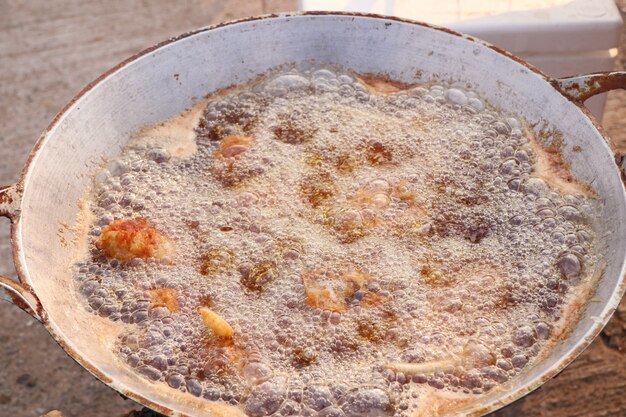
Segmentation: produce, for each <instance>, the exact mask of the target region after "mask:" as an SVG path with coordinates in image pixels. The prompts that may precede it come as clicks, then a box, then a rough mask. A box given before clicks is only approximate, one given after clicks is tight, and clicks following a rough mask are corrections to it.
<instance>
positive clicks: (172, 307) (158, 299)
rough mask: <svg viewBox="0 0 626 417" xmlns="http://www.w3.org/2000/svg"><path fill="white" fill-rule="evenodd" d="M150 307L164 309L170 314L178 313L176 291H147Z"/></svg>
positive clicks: (164, 289) (161, 289) (167, 289)
mask: <svg viewBox="0 0 626 417" xmlns="http://www.w3.org/2000/svg"><path fill="white" fill-rule="evenodd" d="M148 293H150V296H151V297H152V298H151V300H150V305H151V307H153V308H154V307H166V308H167V309H168V310H169V311H171V312H172V313H175V312H177V311H178V301H176V290H175V289H173V288H157V289H154V290H148Z"/></svg>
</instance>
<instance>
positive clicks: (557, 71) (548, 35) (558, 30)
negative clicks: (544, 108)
mask: <svg viewBox="0 0 626 417" xmlns="http://www.w3.org/2000/svg"><path fill="white" fill-rule="evenodd" d="M299 6H300V9H301V10H340V11H356V12H365V13H380V14H386V15H393V16H398V17H404V18H409V19H415V20H419V21H423V22H428V23H433V24H436V25H441V26H446V27H449V28H451V29H454V30H457V31H459V32H462V33H466V34H468V35H472V36H475V37H477V38H479V39H483V40H485V41H487V42H490V43H493V44H494V45H496V46H498V47H500V48H502V49H505V50H507V51H509V52H511V53H513V54H514V55H517V56H519V57H520V58H523V59H525V60H526V61H528V62H530V63H531V64H533V65H535V66H537V67H538V68H539V69H541V70H542V71H543V72H545V73H546V74H548V75H550V76H552V77H563V76H568V75H575V74H585V73H591V72H599V71H610V70H612V69H613V65H614V62H615V56H616V55H617V46H618V44H619V37H620V32H621V29H622V24H623V23H622V19H621V16H620V14H619V11H618V9H617V7H616V5H615V3H614V0H434V1H433V0H299ZM605 102H606V94H602V95H600V96H596V97H594V98H592V99H590V100H589V102H588V103H587V106H588V107H589V109H590V110H591V111H592V112H593V113H594V114H595V115H596V117H598V118H599V119H601V118H602V113H603V111H604V104H605Z"/></svg>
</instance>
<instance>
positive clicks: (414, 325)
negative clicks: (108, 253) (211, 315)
mask: <svg viewBox="0 0 626 417" xmlns="http://www.w3.org/2000/svg"><path fill="white" fill-rule="evenodd" d="M403 88H404V89H403ZM196 136H197V145H198V149H197V152H196V153H195V154H193V155H191V156H190V157H185V158H182V157H179V156H177V155H176V153H175V152H174V151H173V150H172V149H171V148H169V147H168V146H167V144H163V145H162V146H161V145H159V144H156V145H155V144H154V143H153V142H145V141H144V142H142V141H141V140H134V141H132V142H130V143H129V145H128V146H127V147H126V148H125V150H124V153H123V155H122V156H121V157H119V158H118V159H116V160H114V161H112V162H110V163H108V164H107V165H106V166H105V167H104V168H103V169H102V170H101V171H99V172H98V173H96V174H95V184H96V191H95V193H94V197H93V204H92V211H93V214H94V216H95V220H94V223H93V225H92V226H91V229H90V233H89V243H90V244H91V248H92V249H91V251H90V253H89V256H88V257H87V259H85V260H83V261H81V262H79V263H77V264H76V265H75V284H76V285H75V288H76V290H77V292H78V294H79V296H80V297H81V299H82V300H83V301H84V305H85V307H86V308H87V309H89V310H90V311H92V312H93V313H94V314H97V315H100V316H102V317H106V318H108V319H110V320H113V321H116V322H119V323H121V324H123V325H124V326H125V330H124V332H123V334H122V336H120V338H119V340H118V343H117V345H116V346H117V349H119V355H120V357H121V358H122V359H123V360H124V362H125V363H126V364H127V365H128V366H130V367H131V368H133V369H134V370H135V371H136V372H137V373H139V374H140V375H142V376H143V377H145V378H146V379H148V380H151V381H159V382H160V383H162V384H167V385H168V386H169V387H171V388H172V389H176V390H180V391H183V392H187V393H189V394H191V395H193V396H196V397H200V398H205V399H207V400H211V401H223V402H225V403H229V404H232V405H240V406H241V407H242V408H243V409H244V410H245V412H246V413H247V414H248V415H249V416H251V417H257V416H269V415H272V416H312V417H313V416H317V417H340V416H345V417H357V416H359V417H361V416H372V417H374V416H376V417H381V416H397V417H400V416H409V415H413V414H414V413H415V409H416V406H417V404H419V401H420V398H422V396H424V395H426V393H428V392H429V391H433V390H446V391H449V392H453V393H459V394H474V395H480V394H483V393H485V392H487V391H489V390H491V389H492V388H494V387H495V386H497V385H499V384H502V383H504V382H506V381H508V380H510V379H511V378H514V377H515V376H516V375H518V374H519V373H520V372H521V371H522V370H523V369H524V368H525V367H527V366H529V364H532V362H533V359H534V358H535V357H536V356H537V355H538V353H539V352H540V351H541V349H542V347H543V346H544V344H545V342H546V340H548V339H549V338H550V337H551V334H552V331H553V328H554V326H555V324H556V323H557V321H558V320H559V319H560V314H561V307H562V306H563V305H564V304H566V303H567V302H568V300H569V296H570V294H571V293H572V288H573V287H575V286H576V285H578V284H579V283H580V282H581V281H582V280H584V279H586V277H588V276H589V275H590V274H592V273H593V271H592V267H591V265H593V264H594V260H595V256H596V255H595V253H594V245H595V242H594V240H595V233H594V231H593V230H592V228H591V227H590V225H589V218H590V216H591V215H593V213H594V210H597V205H598V203H597V202H594V201H592V200H591V199H586V198H584V197H580V196H571V195H566V194H564V193H562V192H560V191H559V190H557V189H555V188H553V187H552V186H550V185H549V184H547V183H546V181H545V180H544V179H542V177H541V176H540V175H537V172H536V168H535V162H536V158H537V155H536V152H535V149H534V148H533V146H532V142H531V141H529V137H528V135H527V134H526V133H525V131H524V127H523V126H522V124H521V123H520V121H518V120H517V119H515V118H512V117H508V116H506V115H503V114H501V113H500V112H498V111H496V110H494V109H493V108H491V107H490V106H488V105H487V104H486V103H485V102H484V101H483V100H482V99H481V98H480V97H479V96H478V95H477V94H476V93H474V92H472V91H470V90H469V89H467V88H465V86H461V85H452V86H449V85H427V86H419V87H411V88H408V89H406V88H405V87H402V86H400V87H398V86H397V85H396V84H393V83H386V82H385V81H384V80H383V81H380V80H379V81H374V82H372V81H371V80H367V79H363V80H361V79H359V78H358V77H357V76H355V75H352V74H347V73H345V72H343V71H341V70H336V69H319V68H309V69H300V70H291V71H287V72H283V73H281V74H278V75H273V76H270V77H268V78H267V79H265V80H263V81H262V82H259V83H257V84H255V85H253V86H249V87H247V88H245V89H240V90H236V91H234V92H231V93H228V94H225V95H221V96H219V97H216V98H214V99H213V100H212V101H210V102H209V104H208V105H207V107H206V108H205V109H204V110H203V114H202V117H201V119H200V122H199V124H198V126H197V127H196ZM148 143H151V144H148ZM134 217H143V218H145V219H146V220H148V222H150V224H151V225H153V226H154V227H155V228H156V229H157V230H159V231H160V232H161V233H163V234H164V235H165V236H167V237H168V238H169V239H171V240H172V241H173V242H175V245H176V247H177V249H176V253H175V254H172V256H171V259H170V258H167V259H165V260H163V261H161V262H157V261H156V260H154V259H139V258H137V259H132V260H131V261H128V262H120V261H118V260H116V259H107V258H106V257H105V256H104V255H103V253H102V252H101V251H100V250H99V249H98V247H97V245H96V241H97V240H98V236H99V235H100V233H101V232H102V230H103V229H104V228H105V227H107V225H109V224H110V223H111V222H113V221H114V220H118V219H129V218H134ZM200 307H207V308H210V309H211V310H213V311H215V312H217V313H218V314H219V315H220V316H221V317H223V318H224V319H225V320H226V321H227V322H228V323H229V324H230V326H232V328H233V330H234V332H235V337H234V338H233V339H232V340H227V341H225V340H220V339H218V338H216V337H215V336H214V335H213V333H212V332H211V331H210V330H209V329H208V328H207V327H206V326H205V325H204V324H203V321H202V318H201V316H200V314H199V313H198V309H199V308H200Z"/></svg>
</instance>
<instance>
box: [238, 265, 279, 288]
mask: <svg viewBox="0 0 626 417" xmlns="http://www.w3.org/2000/svg"><path fill="white" fill-rule="evenodd" d="M276 278H278V269H277V268H276V263H275V262H273V261H268V260H264V261H261V262H258V263H256V264H255V265H254V266H252V268H251V269H250V271H248V272H246V273H243V274H242V276H241V285H243V286H244V287H246V288H247V289H249V290H251V291H256V292H261V291H263V290H264V289H265V288H266V287H267V286H268V285H269V284H270V283H271V282H272V281H274V280H275V279H276Z"/></svg>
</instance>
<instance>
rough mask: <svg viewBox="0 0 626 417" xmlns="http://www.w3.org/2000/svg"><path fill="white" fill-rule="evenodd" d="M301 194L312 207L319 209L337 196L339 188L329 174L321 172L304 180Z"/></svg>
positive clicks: (301, 184)
mask: <svg viewBox="0 0 626 417" xmlns="http://www.w3.org/2000/svg"><path fill="white" fill-rule="evenodd" d="M300 193H301V195H302V197H303V198H304V200H305V201H307V202H308V203H309V204H310V205H311V206H312V207H319V206H320V205H321V204H322V203H324V202H326V201H327V200H328V199H330V198H331V197H334V196H335V195H336V194H337V186H336V185H335V182H334V181H333V178H332V177H331V176H330V174H329V173H328V172H325V171H319V172H315V173H313V174H310V175H307V176H306V177H304V178H303V179H302V182H301V183H300Z"/></svg>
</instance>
